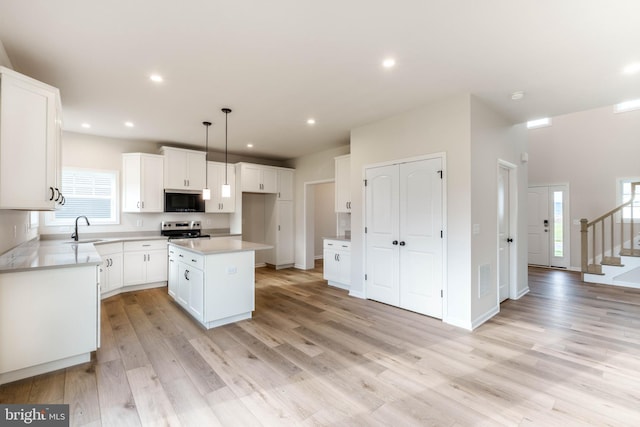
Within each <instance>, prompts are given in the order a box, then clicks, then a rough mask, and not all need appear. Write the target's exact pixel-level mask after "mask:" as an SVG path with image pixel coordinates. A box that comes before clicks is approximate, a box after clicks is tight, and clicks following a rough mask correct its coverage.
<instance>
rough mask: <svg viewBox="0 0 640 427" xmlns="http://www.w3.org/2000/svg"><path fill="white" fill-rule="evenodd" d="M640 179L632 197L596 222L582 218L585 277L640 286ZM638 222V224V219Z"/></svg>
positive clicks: (634, 186) (583, 273)
mask: <svg viewBox="0 0 640 427" xmlns="http://www.w3.org/2000/svg"><path fill="white" fill-rule="evenodd" d="M636 188H638V190H640V182H634V183H632V184H631V194H632V196H631V199H630V200H629V201H627V202H625V203H623V204H622V205H620V206H618V207H617V208H615V209H613V210H612V211H609V212H607V213H606V214H604V215H602V216H600V217H598V218H596V219H595V220H593V221H588V220H587V219H581V220H580V232H581V236H582V237H581V255H582V280H583V281H585V282H589V283H602V284H606V285H616V286H627V287H632V288H638V289H640V237H639V236H638V235H637V234H638V232H640V206H639V203H638V202H640V195H636ZM636 221H638V224H636V223H635V222H636Z"/></svg>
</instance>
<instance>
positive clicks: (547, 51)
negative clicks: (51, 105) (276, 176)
mask: <svg viewBox="0 0 640 427" xmlns="http://www.w3.org/2000/svg"><path fill="white" fill-rule="evenodd" d="M639 17H640V1H638V0H615V1H611V0H535V1H534V0H483V1H479V0H396V1H393V2H391V1H383V0H340V1H336V0H322V1H308V0H269V1H265V0H236V1H230V0H226V1H219V0H182V1H176V0H108V1H98V0H93V1H92V0H55V1H52V0H28V1H25V0H0V41H2V43H3V44H4V47H5V49H6V51H7V54H8V56H9V58H10V60H11V62H12V64H13V66H14V68H15V69H16V70H17V71H19V72H22V73H24V74H27V75H30V76H32V77H35V78H37V79H39V80H42V81H44V82H47V83H49V84H52V85H54V86H56V87H59V88H60V91H61V93H62V101H63V115H64V128H65V130H68V131H72V132H84V133H92V134H96V135H102V136H110V137H121V138H127V139H142V140H150V141H156V142H157V141H160V142H167V143H173V144H185V145H190V146H192V147H195V146H199V147H202V148H204V134H205V131H204V127H203V126H202V124H201V122H202V121H203V120H210V121H213V122H214V126H213V127H212V129H211V134H210V135H211V136H210V145H211V147H213V148H222V147H223V145H224V114H223V113H221V112H220V108H222V107H226V106H228V107H230V108H232V109H233V113H231V114H230V115H229V149H230V151H231V152H235V153H238V154H246V155H255V156H260V157H271V158H276V159H286V158H292V157H297V156H300V155H303V154H306V153H311V152H316V151H320V150H323V149H327V148H330V147H334V146H339V145H344V144H347V143H348V141H349V130H350V129H352V128H354V127H358V126H361V125H364V124H366V123H369V122H372V121H376V120H379V119H382V118H385V117H389V116H391V115H394V114H397V113H400V112H403V111H406V110H410V109H413V108H416V107H418V106H421V105H424V104H428V103H430V102H434V101H436V100H438V99H440V98H444V97H447V96H451V95H454V94H459V93H473V94H475V95H476V96H478V97H479V98H480V99H482V100H484V101H485V102H486V103H488V104H490V105H492V106H493V107H494V108H495V109H497V110H498V111H500V112H502V113H503V114H504V115H505V116H506V117H508V118H509V119H510V120H512V121H513V122H514V123H520V122H523V121H527V120H530V119H534V118H539V117H544V116H554V115H559V114H564V113H568V112H574V111H580V110H585V109H590V108H594V107H599V106H604V105H610V104H614V103H617V102H621V101H624V100H628V99H633V98H640V74H636V75H634V76H627V75H623V74H622V73H621V69H622V67H624V66H625V65H627V64H628V63H630V62H634V61H640V25H639V22H640V21H639V19H640V18H639ZM388 56H392V57H394V58H396V60H397V66H396V67H395V68H393V69H391V70H388V69H384V68H383V67H382V66H381V62H382V60H383V59H384V58H386V57H388ZM151 73H160V74H162V75H163V76H164V78H165V82H164V83H162V84H160V85H157V84H154V83H152V82H150V81H149V79H148V76H149V75H150V74H151ZM513 91H524V92H525V94H526V96H525V98H524V99H523V100H521V101H517V102H515V101H512V100H511V99H510V95H511V93H512V92H513ZM309 117H314V118H315V119H316V120H317V124H316V125H314V126H308V125H307V124H306V120H307V118H309ZM126 120H130V121H133V122H134V123H135V127H134V128H132V129H130V128H126V127H124V126H123V122H124V121H126ZM83 122H89V123H91V125H92V128H91V129H89V130H85V129H82V128H81V127H80V125H81V123H83ZM248 142H252V143H253V144H255V148H253V150H252V151H250V150H248V149H247V148H246V144H247V143H248Z"/></svg>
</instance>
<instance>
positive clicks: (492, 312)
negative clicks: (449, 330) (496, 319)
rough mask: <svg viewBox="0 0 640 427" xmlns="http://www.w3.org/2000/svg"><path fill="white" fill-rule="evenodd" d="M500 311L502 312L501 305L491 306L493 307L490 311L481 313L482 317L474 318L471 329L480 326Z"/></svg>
mask: <svg viewBox="0 0 640 427" xmlns="http://www.w3.org/2000/svg"><path fill="white" fill-rule="evenodd" d="M498 313H500V307H499V306H498V307H491V309H490V310H489V311H487V312H486V313H484V314H483V315H481V316H480V317H478V318H476V319H475V320H473V321H472V322H471V330H474V329H475V328H477V327H478V326H480V325H482V324H483V323H484V322H486V321H487V320H489V319H491V318H492V317H493V316H495V315H496V314H498Z"/></svg>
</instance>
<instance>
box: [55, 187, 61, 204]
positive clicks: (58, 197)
mask: <svg viewBox="0 0 640 427" xmlns="http://www.w3.org/2000/svg"><path fill="white" fill-rule="evenodd" d="M60 196H61V194H60V190H58V189H57V188H56V198H55V200H54V202H57V201H58V200H60Z"/></svg>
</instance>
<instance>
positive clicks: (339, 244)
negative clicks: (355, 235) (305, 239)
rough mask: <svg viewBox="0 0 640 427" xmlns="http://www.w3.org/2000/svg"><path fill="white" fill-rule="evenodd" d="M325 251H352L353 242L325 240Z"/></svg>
mask: <svg viewBox="0 0 640 427" xmlns="http://www.w3.org/2000/svg"><path fill="white" fill-rule="evenodd" d="M324 249H334V250H345V251H348V250H350V249H351V242H349V241H345V240H329V239H325V240H324Z"/></svg>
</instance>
